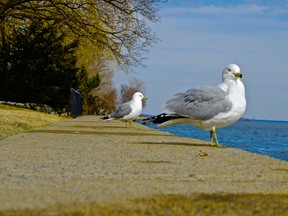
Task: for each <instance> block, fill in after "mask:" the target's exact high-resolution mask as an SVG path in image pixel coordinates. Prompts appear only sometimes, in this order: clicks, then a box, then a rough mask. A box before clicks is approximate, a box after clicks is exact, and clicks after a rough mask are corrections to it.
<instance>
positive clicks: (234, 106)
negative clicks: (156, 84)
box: [144, 64, 246, 147]
mask: <svg viewBox="0 0 288 216" xmlns="http://www.w3.org/2000/svg"><path fill="white" fill-rule="evenodd" d="M241 78H242V74H241V72H240V68H239V66H238V65H236V64H229V65H228V66H226V67H225V68H224V69H223V72H222V83H220V84H219V85H217V86H209V85H205V86H199V87H195V88H192V89H189V90H187V91H186V92H182V93H178V94H175V95H174V97H173V98H171V99H170V100H168V101H167V102H166V103H165V104H164V105H163V109H164V111H165V113H162V114H160V115H158V116H154V117H151V118H150V119H145V120H144V123H146V124H147V123H157V122H158V123H161V124H159V125H158V126H157V127H158V128H162V127H166V126H170V125H175V124H192V125H194V126H195V127H197V128H200V129H204V130H209V131H210V143H211V146H215V147H223V146H221V145H219V143H218V139H217V135H216V129H219V128H223V127H227V126H228V125H230V124H232V123H234V122H236V121H238V120H239V119H240V118H241V117H242V116H243V114H244V112H245V109H246V99H245V87H244V84H243V83H242V81H241ZM145 121H146V122H145Z"/></svg>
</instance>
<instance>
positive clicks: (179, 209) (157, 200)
mask: <svg viewBox="0 0 288 216" xmlns="http://www.w3.org/2000/svg"><path fill="white" fill-rule="evenodd" d="M287 211H288V195H263V194H242V195H233V194H210V195H207V194H201V195H190V196H184V195H155V196H152V197H149V198H144V199H137V200H132V201H128V202H127V203H126V204H125V205H116V204H114V205H105V206H104V205H99V204H96V203H86V204H79V203H76V204H73V205H72V204H71V205H68V206H60V205H59V206H54V207H52V208H51V209H42V210H23V211H6V212H0V216H7V215H11V216H44V215H55V216H56V215H59V216H60V215H63V216H76V215H77V216H82V215H83V216H98V215H99V216H145V215H153V216H154V215H155V216H157V215H163V216H174V215H177V216H186V215H251V216H252V215H263V216H264V215H265V216H266V215H277V216H281V215H283V216H284V215H287Z"/></svg>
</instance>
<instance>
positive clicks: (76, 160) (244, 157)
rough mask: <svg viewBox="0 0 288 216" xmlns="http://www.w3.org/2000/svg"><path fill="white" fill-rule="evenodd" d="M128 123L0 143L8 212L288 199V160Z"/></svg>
mask: <svg viewBox="0 0 288 216" xmlns="http://www.w3.org/2000/svg"><path fill="white" fill-rule="evenodd" d="M124 126H125V124H124V123H122V122H118V121H110V122H103V121H101V120H99V117H97V116H83V117H79V118H76V119H73V120H69V121H65V122H61V123H56V124H54V125H51V126H48V127H44V128H41V129H39V130H37V131H34V132H32V133H25V134H19V135H16V136H13V137H10V138H8V139H5V140H2V141H0V160H1V162H0V183H1V184H0V210H7V209H8V210H12V209H25V208H31V209H37V208H47V207H49V206H51V205H55V204H69V203H75V202H97V203H99V204H107V203H121V202H125V200H127V199H133V198H142V197H146V196H150V195H155V194H187V195H188V194H194V193H205V194H212V193H235V194H243V193H264V194H288V163H287V162H284V161H280V160H276V159H272V158H269V157H266V156H261V155H257V154H252V153H248V152H245V151H241V150H236V149H231V148H224V149H222V148H211V147H209V146H208V145H207V143H205V142H203V141H199V140H195V139H188V138H180V137H176V136H172V135H170V134H167V133H163V132H159V131H156V130H152V129H150V128H147V127H145V126H143V125H139V124H135V123H134V124H133V126H134V127H133V128H130V129H128V128H125V127H124ZM244 136H245V134H244Z"/></svg>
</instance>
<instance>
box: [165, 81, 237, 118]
mask: <svg viewBox="0 0 288 216" xmlns="http://www.w3.org/2000/svg"><path fill="white" fill-rule="evenodd" d="M226 95H227V94H226V93H225V92H224V91H223V90H222V89H220V88H219V87H217V86H201V87H197V88H193V89H189V90H188V91H186V92H185V93H178V94H176V95H175V96H174V98H172V99H170V100H168V101H167V102H166V103H165V104H164V109H165V110H166V111H167V112H170V113H174V114H178V115H181V116H185V117H190V118H193V119H196V120H207V119H210V118H212V117H214V116H215V115H217V114H218V113H220V112H224V113H225V112H228V111H229V110H230V109H231V107H232V103H231V102H230V100H229V99H228V98H227V97H226Z"/></svg>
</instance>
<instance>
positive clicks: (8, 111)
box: [0, 104, 67, 140]
mask: <svg viewBox="0 0 288 216" xmlns="http://www.w3.org/2000/svg"><path fill="white" fill-rule="evenodd" d="M64 120H67V118H63V117H59V116H56V115H50V114H46V113H41V112H37V111H33V110H28V109H21V108H16V107H12V106H5V105H1V104H0V140H2V139H5V138H7V137H9V136H12V135H15V134H18V133H23V132H29V131H32V130H35V129H37V128H40V127H43V126H46V125H49V124H52V123H55V122H60V121H64Z"/></svg>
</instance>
